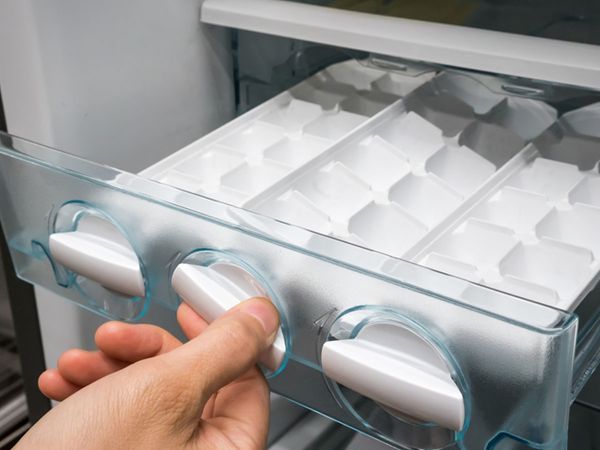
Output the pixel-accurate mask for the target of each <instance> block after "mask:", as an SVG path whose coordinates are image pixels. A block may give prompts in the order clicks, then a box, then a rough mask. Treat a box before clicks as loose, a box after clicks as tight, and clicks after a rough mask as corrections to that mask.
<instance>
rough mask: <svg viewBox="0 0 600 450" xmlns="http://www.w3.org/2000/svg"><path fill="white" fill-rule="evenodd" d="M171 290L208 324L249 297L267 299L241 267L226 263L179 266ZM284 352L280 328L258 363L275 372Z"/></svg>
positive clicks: (252, 278) (260, 288) (264, 293)
mask: <svg viewBox="0 0 600 450" xmlns="http://www.w3.org/2000/svg"><path fill="white" fill-rule="evenodd" d="M171 284H172V286H173V289H174V290H175V292H177V294H178V295H179V296H180V297H181V298H182V300H183V301H184V302H186V303H187V304H188V305H190V307H191V308H192V309H193V310H194V311H196V312H197V313H198V314H200V315H201V316H202V317H203V318H204V319H205V320H206V321H207V322H212V321H213V320H215V319H216V318H218V317H219V316H221V315H222V314H223V313H225V312H226V311H227V310H229V309H231V308H232V307H234V306H235V305H237V304H238V303H240V302H242V301H244V300H247V299H249V298H252V297H267V292H266V291H265V290H264V288H263V287H262V286H261V285H260V284H259V283H258V282H257V281H256V280H255V279H254V277H253V276H252V275H251V274H250V273H248V271H246V270H245V269H243V268H242V267H239V266H237V265H234V264H229V263H219V262H217V263H214V264H211V265H210V266H200V265H196V264H187V263H182V264H179V265H178V266H177V267H176V269H175V271H174V272H173V277H172V279H171ZM285 351H286V345H285V339H284V337H283V333H282V331H281V328H280V329H279V331H278V332H277V335H276V337H275V342H274V343H273V345H272V346H271V348H269V349H268V350H267V351H266V352H265V353H264V354H263V355H262V356H261V359H260V362H261V364H262V365H264V366H265V367H267V368H268V369H269V370H271V371H272V372H276V371H277V369H279V367H280V366H281V363H282V362H283V359H284V356H285Z"/></svg>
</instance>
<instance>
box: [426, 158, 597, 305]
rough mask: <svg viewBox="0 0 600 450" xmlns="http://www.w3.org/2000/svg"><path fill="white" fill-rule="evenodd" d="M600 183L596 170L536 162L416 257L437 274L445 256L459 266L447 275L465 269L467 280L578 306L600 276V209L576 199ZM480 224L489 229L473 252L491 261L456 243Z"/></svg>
mask: <svg viewBox="0 0 600 450" xmlns="http://www.w3.org/2000/svg"><path fill="white" fill-rule="evenodd" d="M598 179H599V176H598V174H597V173H593V172H587V173H586V172H581V171H579V170H578V169H577V167H576V166H573V165H570V164H565V163H562V162H558V161H552V160H547V159H544V158H542V157H540V156H538V157H535V158H534V159H533V160H532V161H530V162H529V163H528V164H526V165H525V166H523V167H521V168H520V169H519V170H518V171H517V172H516V173H514V174H512V175H511V176H509V177H508V178H507V179H505V180H504V181H503V182H502V183H501V184H500V185H499V186H498V187H497V188H496V189H495V190H493V191H492V192H491V193H489V194H488V195H487V196H484V197H483V198H482V200H481V201H480V202H478V203H477V204H476V205H475V206H474V207H473V208H472V209H470V210H469V211H467V213H466V214H465V215H464V216H463V217H462V218H461V219H460V220H459V221H458V222H457V223H455V224H454V225H453V226H451V227H450V228H449V229H448V230H447V231H445V232H443V233H442V234H441V235H440V236H438V237H437V239H435V240H434V242H433V243H431V244H428V245H427V246H426V248H424V249H423V250H422V251H420V252H419V254H418V255H417V256H416V257H415V258H414V259H415V260H416V261H418V262H419V263H422V264H424V265H428V266H430V267H432V268H436V269H439V268H440V265H439V259H440V258H442V259H444V260H446V259H448V258H451V259H452V260H453V261H455V264H452V263H447V264H445V266H444V269H443V270H444V271H445V272H448V273H451V274H453V275H456V276H461V277H465V272H467V276H466V278H469V279H474V280H477V281H479V282H481V283H483V284H486V285H489V286H490V287H494V288H497V289H501V290H503V291H507V292H510V293H512V294H515V295H520V296H525V297H528V298H533V299H534V300H538V301H543V302H546V303H549V304H552V305H554V306H557V307H559V308H563V309H574V308H575V307H576V306H577V304H578V302H579V300H581V294H582V293H584V292H585V291H586V289H587V288H588V286H591V284H592V283H593V282H594V281H595V280H597V278H598V274H599V272H600V236H598V232H597V230H598V229H599V228H598V227H600V208H599V207H597V206H594V205H592V204H589V203H583V202H578V201H575V200H574V199H575V198H577V193H578V192H581V191H582V190H583V189H585V188H584V187H583V186H588V185H589V184H590V183H593V182H594V181H595V180H598ZM586 192H589V190H586ZM589 199H590V198H589V197H586V196H581V200H583V201H589ZM474 223H477V224H484V225H485V226H487V229H488V231H489V233H488V236H486V238H485V239H481V240H480V242H479V244H478V245H477V246H473V247H472V248H474V249H475V250H476V253H477V255H479V256H480V257H483V255H485V256H486V258H490V259H486V260H485V261H483V260H481V259H477V258H476V257H475V256H477V255H475V256H473V255H471V254H469V252H468V250H467V249H468V248H469V246H467V245H464V246H459V245H457V244H456V242H457V241H458V240H460V239H466V238H465V230H466V229H467V228H468V227H472V226H473V224H474ZM494 228H495V229H494ZM467 234H469V235H472V236H475V235H476V234H477V233H467ZM508 240H510V241H511V242H512V245H508V244H507V242H508ZM457 247H460V248H461V249H462V251H458V250H457ZM465 265H469V270H465Z"/></svg>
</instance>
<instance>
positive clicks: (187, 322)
mask: <svg viewBox="0 0 600 450" xmlns="http://www.w3.org/2000/svg"><path fill="white" fill-rule="evenodd" d="M177 322H179V326H180V327H181V329H182V330H183V333H184V334H185V335H186V336H187V338H188V339H194V338H195V337H196V336H198V335H199V334H200V333H202V332H203V331H204V330H205V329H206V327H208V323H207V322H206V321H205V320H204V319H203V318H202V317H201V316H200V315H199V314H198V313H197V312H196V311H194V310H193V309H192V308H190V306H189V305H188V304H187V303H182V304H181V305H179V308H177Z"/></svg>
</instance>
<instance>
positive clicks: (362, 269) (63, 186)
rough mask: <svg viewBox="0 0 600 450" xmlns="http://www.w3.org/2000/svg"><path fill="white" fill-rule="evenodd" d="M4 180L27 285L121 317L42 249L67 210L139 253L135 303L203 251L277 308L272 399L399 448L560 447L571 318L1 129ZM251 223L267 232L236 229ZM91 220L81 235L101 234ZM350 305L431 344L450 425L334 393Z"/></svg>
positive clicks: (161, 292) (170, 301) (167, 283)
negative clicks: (335, 356) (281, 350)
mask: <svg viewBox="0 0 600 450" xmlns="http://www.w3.org/2000/svg"><path fill="white" fill-rule="evenodd" d="M0 174H1V179H2V184H1V185H0V188H1V191H0V194H1V195H2V198H3V199H6V207H5V208H3V209H2V210H1V211H0V217H1V219H2V225H3V229H4V230H5V231H6V233H7V238H8V239H7V240H8V243H9V246H10V250H11V255H12V258H13V260H14V262H15V266H16V269H17V271H18V273H19V276H20V277H22V278H23V279H25V280H28V281H29V282H31V283H36V284H38V285H41V286H44V287H46V288H48V289H50V290H52V291H54V292H55V293H58V294H59V295H61V296H63V297H66V298H69V299H71V300H73V301H76V302H78V303H80V304H82V305H83V306H85V307H87V308H91V309H93V310H95V311H96V312H99V313H101V314H104V315H109V316H112V317H115V315H114V313H115V312H123V309H112V307H114V306H115V303H114V302H108V303H107V302H104V301H103V300H104V297H103V296H102V291H101V290H100V289H101V288H102V286H101V285H98V286H96V287H97V288H98V289H97V290H93V291H92V290H89V289H82V287H83V288H86V287H88V286H86V285H84V284H82V283H86V282H87V283H92V282H93V281H94V280H92V279H87V280H83V279H82V278H86V277H81V276H67V277H66V278H64V279H63V278H61V277H60V276H61V275H63V274H65V275H69V271H68V270H65V268H64V267H61V265H60V264H59V263H58V262H57V261H56V260H55V258H54V257H53V254H52V252H51V251H50V248H49V242H50V237H51V235H52V234H53V233H55V232H56V231H57V230H56V225H57V224H59V225H60V224H67V223H70V222H68V221H64V222H63V221H62V220H59V221H58V222H57V220H56V219H57V216H58V215H59V213H60V212H61V211H62V210H63V209H64V208H67V209H70V208H74V210H75V212H76V213H77V214H80V215H79V218H80V219H83V218H84V217H88V216H91V217H102V218H103V219H106V220H108V221H110V223H112V224H115V227H116V229H117V230H119V231H120V232H121V233H122V238H123V242H127V243H128V244H129V245H130V247H131V249H132V251H133V252H134V254H135V255H136V256H137V258H138V261H139V264H140V267H141V271H142V275H143V277H144V280H145V286H146V291H145V293H146V296H145V298H144V299H143V301H142V305H143V304H144V302H159V303H161V304H165V305H168V306H169V307H171V308H173V309H174V308H175V307H176V306H177V304H178V302H179V299H178V298H177V296H176V295H175V293H174V291H173V288H172V286H171V276H172V274H173V271H174V270H175V268H176V267H177V266H178V264H179V263H180V262H182V261H184V260H185V259H186V257H187V255H189V254H190V253H191V252H194V251H195V250H198V249H204V250H206V249H213V252H215V253H219V254H220V255H222V257H223V258H231V259H235V260H240V261H244V262H245V264H246V266H247V267H249V268H251V269H252V271H253V273H256V274H259V275H260V280H261V283H264V284H265V285H266V286H268V287H269V292H270V295H271V296H272V298H273V300H274V301H275V302H276V303H277V304H278V305H279V306H280V311H281V314H282V330H283V334H284V335H285V339H286V342H287V343H288V344H289V345H288V346H287V352H286V356H287V363H286V364H285V366H284V367H282V370H281V371H280V373H279V374H278V375H276V376H275V377H272V378H271V379H270V383H271V386H272V388H273V390H274V391H276V392H278V393H281V394H283V395H285V396H286V397H288V398H291V399H292V400H294V401H296V402H298V403H301V404H303V405H305V406H307V407H309V408H311V409H314V410H316V411H319V412H321V413H322V414H324V415H327V416H329V417H331V418H334V419H335V420H337V421H340V422H341V423H344V424H345V425H347V426H349V427H352V428H354V429H356V430H359V431H361V432H363V433H365V434H368V435H370V436H373V437H375V438H377V439H380V440H382V441H384V442H387V443H390V444H392V445H394V446H396V447H399V448H403V447H404V448H406V447H409V448H422V449H434V448H440V447H448V446H453V445H454V446H458V447H462V448H466V449H481V448H486V446H488V444H490V443H494V444H497V443H499V442H513V441H515V440H516V441H518V442H528V443H531V445H532V446H534V447H538V448H539V447H541V448H544V447H545V448H561V446H562V443H564V439H565V436H566V426H567V416H568V408H569V403H570V400H571V394H570V387H571V378H572V367H573V366H572V361H573V357H574V352H575V339H576V331H577V318H576V317H575V316H574V315H572V314H570V313H566V312H563V311H560V310H557V309H553V308H550V307H547V306H543V305H540V304H536V303H532V302H529V301H526V300H523V299H520V298H517V297H514V296H511V295H507V294H503V293H500V292H497V291H493V290H490V289H488V288H485V287H482V286H479V285H476V284H472V283H469V282H467V281H465V280H461V279H459V278H456V277H451V276H448V275H445V274H442V273H439V272H436V271H433V270H430V269H428V268H426V267H422V266H418V265H415V264H412V263H410V262H406V261H403V260H401V259H396V258H392V257H389V256H386V255H383V254H381V253H377V252H374V251H372V250H369V249H365V248H361V247H358V246H355V245H351V244H349V243H346V242H342V241H340V240H336V239H332V238H330V237H327V236H323V235H320V234H316V233H311V232H309V231H307V230H304V229H301V228H297V227H294V226H292V225H288V224H284V223H281V222H278V221H276V220H272V219H267V218H265V217H264V216H261V215H257V214H254V213H252V212H249V211H248V210H245V209H240V208H236V207H233V206H229V205H226V204H223V203H221V202H218V201H214V200H211V199H208V198H205V197H202V196H198V195H195V194H193V193H189V192H185V191H182V190H179V189H176V188H174V187H170V186H167V185H165V184H161V183H157V182H154V181H151V180H148V179H146V178H143V177H139V176H135V175H130V174H127V173H123V172H119V171H118V170H114V169H110V168H108V167H105V166H99V165H96V164H93V163H89V162H87V161H85V160H81V159H78V158H75V157H72V156H69V155H67V154H64V153H60V152H57V151H55V150H51V149H48V148H45V147H42V146H39V145H35V144H32V143H30V142H27V141H23V140H20V139H18V138H11V137H8V136H5V135H3V137H2V146H1V147H0ZM32 193H35V195H32ZM94 213H97V214H98V215H94ZM77 214H76V215H77ZM255 220H260V221H263V222H264V221H267V222H268V225H269V226H268V227H266V228H265V229H264V230H263V231H262V232H258V231H257V230H256V229H251V228H249V227H248V226H246V224H247V223H252V222H253V221H255ZM96 225H97V227H96V228H94V227H91V228H87V230H88V231H93V230H95V232H97V231H98V229H105V230H106V229H107V228H106V227H102V226H99V225H98V224H96ZM61 226H62V225H61ZM78 226H79V224H78V223H77V221H75V223H73V227H74V232H77V231H79V230H78ZM63 232H65V233H66V232H68V231H64V230H63ZM295 233H304V234H307V235H309V245H307V246H299V245H297V244H295V243H293V242H290V241H289V240H282V239H281V236H292V235H294V234H295ZM391 268H393V269H394V270H391ZM70 275H74V274H73V273H72V272H71V273H70ZM59 281H60V283H59ZM63 281H66V282H63ZM113 300H115V301H116V299H113ZM121 301H122V303H121V304H122V305H131V306H135V305H137V303H136V302H139V301H140V299H135V298H127V297H123V298H122V299H121ZM135 311H137V312H138V313H139V314H138V315H137V316H135V315H134V316H121V318H128V319H130V320H135V319H136V317H139V316H140V315H143V314H144V311H145V309H144V308H141V310H135ZM353 311H355V312H356V311H359V312H360V311H364V312H366V313H368V314H375V315H377V316H378V317H381V315H382V314H383V315H384V316H387V317H394V318H397V319H398V320H399V321H400V322H399V323H405V324H407V326H409V327H410V329H411V330H413V331H416V332H418V333H422V334H421V336H422V337H423V338H424V339H425V341H426V342H428V343H430V344H431V345H432V346H433V347H432V348H435V349H438V350H439V354H440V355H442V356H443V358H444V360H445V361H447V364H448V367H451V368H452V370H451V372H450V374H451V379H452V381H453V382H454V383H455V384H456V386H457V389H458V392H459V396H460V397H459V398H460V399H462V400H461V401H462V402H463V403H462V404H463V406H464V415H465V417H464V422H462V425H461V428H460V430H458V431H454V430H451V429H447V428H444V427H440V426H432V425H431V424H423V423H415V421H414V420H413V421H411V420H407V419H406V418H403V417H402V416H399V415H395V413H393V414H391V413H390V412H386V410H385V409H382V408H381V407H380V406H379V405H378V404H377V403H376V402H373V401H370V400H368V399H365V398H364V397H361V396H359V395H358V394H357V392H351V391H348V390H347V389H346V390H344V391H343V398H342V397H340V396H339V392H340V391H341V389H342V388H341V387H340V385H338V387H339V388H340V391H338V390H336V389H333V387H334V385H332V381H331V379H330V378H328V377H326V376H325V375H324V373H323V368H322V365H321V362H322V361H321V357H322V349H323V347H324V345H325V344H326V343H327V342H331V340H332V338H335V337H336V336H337V338H344V336H345V335H343V334H339V333H338V331H339V328H338V327H337V326H336V327H334V324H338V325H342V326H343V327H348V328H344V330H347V331H348V332H349V334H348V335H347V336H346V337H348V338H349V339H352V338H351V336H352V335H353V327H356V326H360V324H355V323H354V322H353V321H346V320H345V319H344V318H345V317H349V314H350V313H351V312H353ZM125 312H127V311H125ZM361 336H362V334H361ZM390 344H392V345H393V343H390ZM522 361H527V362H528V363H527V364H522V363H521V362H522ZM423 363H426V361H423ZM384 369H385V367H384ZM396 375H397V376H400V375H401V374H398V373H397V374H396ZM299 380H301V381H299ZM360 390H362V389H360ZM532 418H533V419H532Z"/></svg>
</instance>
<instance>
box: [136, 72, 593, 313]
mask: <svg viewBox="0 0 600 450" xmlns="http://www.w3.org/2000/svg"><path fill="white" fill-rule="evenodd" d="M432 77H433V74H432V73H423V74H421V75H420V76H416V77H410V76H405V75H402V74H400V73H397V72H393V71H389V70H383V69H381V68H376V67H369V66H368V65H367V64H365V63H364V62H357V61H347V62H344V63H339V64H336V65H333V66H331V67H329V68H327V69H325V70H323V71H321V72H319V73H318V74H316V75H315V76H313V77H311V78H309V79H307V80H306V81H304V82H302V83H300V84H299V85H297V86H295V87H293V88H291V89H290V90H289V91H286V92H284V93H282V94H280V95H279V96H277V97H275V98H274V99H272V100H270V101H268V102H266V103H265V104H263V105H261V106H259V107H257V108H255V109H254V110H252V111H250V112H248V113H246V114H244V115H243V116H241V117H239V118H238V119H236V120H234V121H232V122H231V123H229V124H228V125H226V126H224V127H221V128H220V129H218V130H216V131H215V132H213V133H211V134H210V135H208V136H207V137H205V138H203V139H201V140H199V141H197V142H195V143H193V144H191V145H190V146H188V147H186V148H185V149H183V150H181V151H179V152H177V153H176V154H174V155H172V156H171V157H169V158H167V159H166V160H163V161H161V162H160V163H158V164H157V165H155V166H153V167H152V168H150V169H147V170H146V171H145V172H144V173H145V174H146V175H148V176H150V177H152V178H155V179H158V180H159V181H162V182H165V183H168V184H172V185H175V186H177V187H180V188H182V189H185V190H190V191H193V192H198V193H201V194H204V195H207V196H210V197H213V198H216V199H219V200H223V201H226V202H228V203H231V204H234V205H237V206H242V207H244V208H247V209H250V210H254V211H257V212H260V213H262V214H264V215H266V216H270V217H274V218H276V219H278V220H282V221H284V222H288V223H291V224H294V225H298V226H300V227H303V228H306V229H309V230H313V231H316V232H319V233H323V234H329V235H332V236H335V237H338V238H341V239H344V240H347V241H349V242H353V243H356V244H359V245H362V246H365V247H369V248H372V249H374V250H377V251H380V252H382V253H385V254H388V255H392V256H396V257H402V258H405V259H410V260H414V261H416V262H418V263H420V264H424V265H426V266H429V267H431V268H434V269H436V270H440V271H443V272H446V273H450V274H452V275H455V276H459V277H461V278H466V279H469V280H471V281H474V282H478V283H483V284H487V285H489V286H492V287H495V288H497V289H500V290H504V291H507V292H510V293H513V294H515V295H521V296H524V297H527V298H531V299H534V300H536V301H541V302H546V303H549V304H552V305H555V306H558V307H561V308H564V309H573V308H574V307H575V306H576V304H577V302H578V300H579V299H581V298H582V295H583V293H585V292H586V289H588V288H589V287H590V286H591V284H592V282H593V281H594V280H595V279H597V278H598V273H599V272H600V259H599V258H600V256H599V255H600V239H597V238H596V237H595V233H593V230H594V229H596V230H597V229H598V225H600V176H599V175H598V160H599V159H600V151H599V150H595V149H594V145H595V144H596V139H599V137H598V136H596V135H595V134H594V133H596V130H597V127H594V126H593V123H598V120H600V119H598V117H597V116H598V111H599V110H600V108H597V107H595V106H593V105H592V106H591V107H586V108H582V109H581V110H579V111H573V112H571V113H568V114H565V115H564V116H563V117H562V118H561V119H559V120H558V121H557V120H556V116H557V114H556V111H555V110H554V109H553V108H552V107H550V106H549V105H547V104H545V103H543V102H541V101H538V100H533V99H530V98H522V97H514V96H510V95H507V94H505V93H502V92H500V93H499V92H493V91H492V90H490V89H488V88H487V86H486V85H485V83H483V82H481V81H480V80H478V79H477V78H474V77H473V76H470V75H464V74H462V73H458V72H442V73H440V74H438V75H437V76H436V77H434V78H432ZM405 96H406V97H405ZM402 97H405V98H402ZM590 116H593V117H594V119H590ZM544 130H545V131H544ZM586 133H587V134H586ZM540 134H541V135H540ZM538 135H539V136H538ZM533 138H536V139H535V140H534V141H533V142H534V144H533V145H528V144H527V142H528V141H530V140H531V139H533ZM579 142H584V143H586V144H589V145H587V146H584V149H583V150H581V149H580V150H579V151H578V152H577V151H576V150H574V153H575V155H573V152H572V153H571V154H570V155H569V156H565V154H566V152H565V151H564V147H568V146H575V147H578V146H577V143H579ZM582 152H583V153H582ZM563 153H565V154H563ZM582 161H583V162H582ZM257 223H258V225H256V224H251V225H252V226H259V227H263V226H268V222H266V221H265V222H264V223H263V222H262V221H261V222H260V223H259V222H257ZM307 236H308V235H307ZM303 239H304V237H303ZM567 266H568V267H567Z"/></svg>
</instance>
